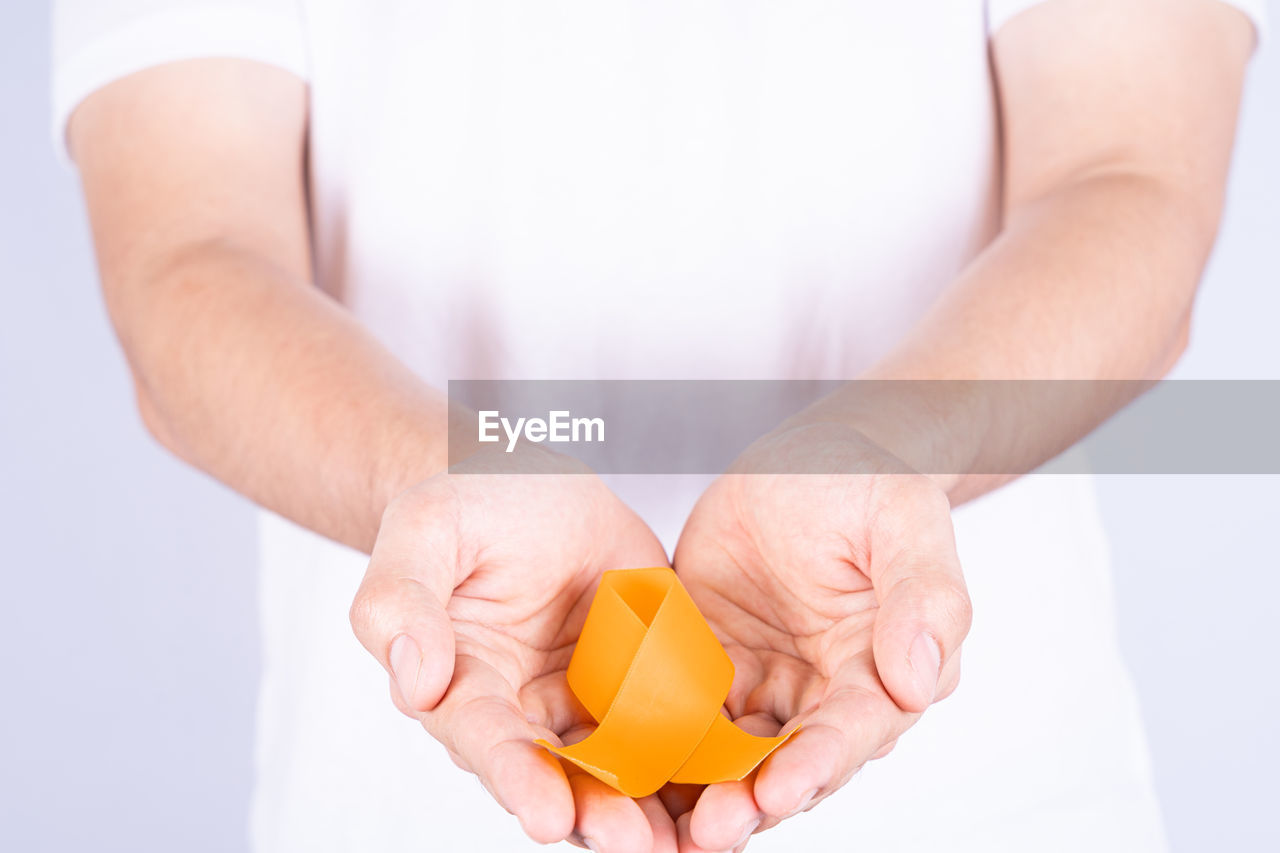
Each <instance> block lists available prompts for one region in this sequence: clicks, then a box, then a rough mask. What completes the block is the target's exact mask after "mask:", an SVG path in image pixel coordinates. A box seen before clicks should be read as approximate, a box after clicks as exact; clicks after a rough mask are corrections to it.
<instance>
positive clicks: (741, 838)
mask: <svg viewBox="0 0 1280 853" xmlns="http://www.w3.org/2000/svg"><path fill="white" fill-rule="evenodd" d="M759 825H760V818H756V819H755V820H753V821H751V822H750V823H748V824H747V825H746V826H745V827H743V829H742V832H741V833H740V834H739V835H738V840H737V841H735V842H733V843H732V844H730V845H729V847H730V848H731V849H734V850H736V849H738V847H739V846H740V845H743V844H746V843H747V839H748V838H750V837H751V833H753V832H755V831H756V827H757V826H759Z"/></svg>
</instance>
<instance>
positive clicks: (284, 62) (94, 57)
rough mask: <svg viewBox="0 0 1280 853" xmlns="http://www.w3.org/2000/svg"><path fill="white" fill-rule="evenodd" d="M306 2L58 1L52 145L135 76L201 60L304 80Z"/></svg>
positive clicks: (62, 150)
mask: <svg viewBox="0 0 1280 853" xmlns="http://www.w3.org/2000/svg"><path fill="white" fill-rule="evenodd" d="M300 3H301V0H54V3H53V22H52V24H53V26H52V31H53V45H52V56H53V67H52V69H51V71H52V73H51V80H52V90H53V91H52V98H53V104H52V119H53V128H52V129H53V137H54V144H55V146H56V148H57V150H58V153H59V154H60V155H61V156H62V157H63V158H64V160H65V159H67V151H66V124H67V120H68V119H69V118H70V117H71V113H72V112H74V110H75V108H76V107H77V106H78V105H79V104H80V102H81V101H82V100H84V99H85V97H87V96H88V95H89V94H91V93H92V92H93V91H95V90H96V89H99V88H101V87H102V86H105V85H106V84H107V83H110V82H111V81H113V80H117V79H119V78H121V77H124V76H126V75H129V74H132V73H134V72H135V71H141V70H142V69H144V68H150V67H151V66H154V65H161V64H163V63H166V62H174V61H177V60H180V59H194V58H197V57H212V56H223V57H235V58H240V59H253V60H257V61H259V62H265V63H268V64H271V65H275V66H278V67H280V68H283V69H285V70H286V71H290V72H292V73H294V74H296V75H298V76H299V77H301V78H302V79H304V80H305V79H307V50H306V42H305V38H304V31H303V26H302V15H301V10H300V8H299V5H300Z"/></svg>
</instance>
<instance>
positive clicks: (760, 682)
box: [675, 478, 906, 727]
mask: <svg viewBox="0 0 1280 853" xmlns="http://www.w3.org/2000/svg"><path fill="white" fill-rule="evenodd" d="M744 487H745V488H750V486H749V484H747V483H745V482H744V481H743V480H741V479H736V481H735V478H728V479H725V480H722V481H720V482H719V483H717V484H716V485H714V486H713V487H712V489H711V490H709V491H708V493H707V495H706V496H705V497H704V499H703V501H702V502H700V504H699V506H698V507H697V508H696V509H695V510H694V513H693V515H692V516H691V518H690V519H689V522H688V524H687V525H686V528H685V533H684V535H683V536H682V537H681V542H680V549H679V550H678V551H677V553H676V561H675V562H676V566H677V569H678V570H679V572H680V577H681V579H682V580H683V581H684V583H685V585H686V586H687V587H688V589H689V592H690V594H691V595H692V596H693V598H694V600H695V601H696V602H697V603H698V606H699V608H701V609H702V611H703V613H704V615H705V616H706V617H707V619H708V621H709V622H710V623H711V625H712V627H713V628H714V629H715V630H716V632H717V634H718V635H719V637H720V639H721V641H722V642H723V643H724V645H725V649H726V650H727V651H728V652H729V655H730V656H731V657H732V658H733V660H734V665H735V667H736V676H735V679H734V686H733V690H732V691H731V693H730V694H729V698H728V701H727V703H726V705H727V708H728V710H729V712H730V714H731V715H733V716H734V717H744V716H759V715H763V716H764V717H765V718H766V719H769V720H771V721H772V722H773V723H775V724H776V725H777V726H779V727H784V726H787V725H788V724H790V723H793V722H798V721H799V720H800V719H801V717H802V715H803V714H804V712H805V711H807V710H809V709H812V708H813V707H815V706H816V705H818V703H820V702H821V701H822V700H823V699H824V697H826V695H827V693H828V690H829V687H830V686H831V684H832V681H833V679H836V678H837V676H838V683H839V685H840V686H841V687H842V688H854V689H858V690H860V691H862V692H863V694H864V697H865V699H866V700H867V701H869V702H874V703H875V704H876V705H877V706H879V707H878V709H877V710H878V711H880V712H881V713H883V714H886V715H890V716H902V717H904V718H905V717H906V715H905V714H903V712H901V711H900V710H899V709H898V708H897V706H896V705H895V704H894V702H893V700H892V698H891V697H890V696H889V694H888V693H887V692H886V691H885V689H884V686H883V685H882V684H881V682H880V678H879V676H878V674H877V672H876V667H875V661H874V657H873V651H872V648H873V635H874V628H875V620H876V613H877V610H878V604H879V603H878V599H877V595H876V592H875V589H874V588H873V585H872V582H871V579H870V578H869V577H868V576H867V574H866V573H865V571H864V569H863V567H862V566H860V565H859V560H858V556H859V552H865V550H866V546H865V543H864V542H862V541H859V539H858V538H856V532H855V536H854V538H851V536H850V532H849V531H845V532H843V533H841V534H840V535H838V536H837V535H833V534H832V533H831V532H830V531H829V530H823V529H821V519H815V518H813V517H809V518H805V519H802V518H788V517H787V515H788V514H787V512H786V510H785V509H784V508H782V507H778V506H776V505H773V503H772V502H770V505H768V506H760V505H759V504H756V503H748V504H747V505H745V506H744V505H743V499H744V498H746V497H747V496H746V495H745V494H744V493H743V489H744ZM818 488H822V489H825V490H828V491H830V490H833V489H842V491H843V492H844V493H843V494H841V495H840V496H839V499H840V500H842V501H844V502H845V503H846V511H847V501H848V497H849V495H848V494H847V488H845V487H843V486H842V485H841V484H838V483H835V482H829V483H826V484H823V485H821V486H819V487H818ZM775 493H776V492H775ZM816 499H817V500H835V499H837V496H836V495H834V494H825V495H819V496H816Z"/></svg>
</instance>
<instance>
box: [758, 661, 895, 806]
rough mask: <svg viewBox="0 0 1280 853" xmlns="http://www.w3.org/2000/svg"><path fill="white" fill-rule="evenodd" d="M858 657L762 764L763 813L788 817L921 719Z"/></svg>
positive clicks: (760, 803) (827, 791)
mask: <svg viewBox="0 0 1280 853" xmlns="http://www.w3.org/2000/svg"><path fill="white" fill-rule="evenodd" d="M870 666H871V662H870V661H869V660H867V659H866V658H865V656H860V657H859V658H854V659H851V660H850V661H848V662H847V663H846V664H845V665H844V666H842V668H841V669H840V670H839V671H837V673H836V675H835V676H834V677H833V678H832V681H831V684H830V686H829V688H828V690H827V693H826V695H824V697H823V699H822V701H821V702H820V703H819V704H818V706H817V707H816V708H815V709H814V710H813V711H811V712H810V713H808V714H807V715H805V716H803V717H801V718H798V719H797V720H794V721H792V723H791V724H789V726H788V727H793V726H794V725H795V724H799V726H800V729H799V731H797V732H796V733H795V735H794V736H793V737H792V738H791V739H790V740H788V741H787V742H786V743H784V744H783V745H782V746H781V747H779V748H778V749H777V750H776V751H775V752H774V753H773V754H772V755H770V756H769V757H768V758H767V759H766V760H765V762H764V764H762V765H761V767H760V770H759V771H758V772H757V774H756V783H755V788H754V790H753V794H754V796H755V801H756V804H757V805H758V806H759V808H760V809H761V811H762V812H763V813H764V814H766V815H768V816H770V817H773V818H778V819H783V818H787V817H790V816H792V815H794V814H796V813H798V812H800V811H802V810H804V809H805V808H807V807H808V806H809V805H811V804H812V803H813V802H815V801H816V800H817V799H820V798H821V797H823V796H825V795H827V794H830V793H831V792H833V791H835V790H837V789H838V788H839V787H840V786H841V785H843V784H844V783H845V782H846V781H848V779H849V777H850V776H852V775H853V774H854V773H855V772H857V770H858V769H859V768H860V767H862V765H863V764H865V763H866V762H867V761H869V760H870V759H871V757H872V756H873V755H874V754H875V753H876V752H877V751H878V750H880V749H881V748H882V747H883V746H884V745H885V744H887V743H890V742H891V741H892V740H893V739H894V738H896V737H898V735H900V734H902V732H904V731H906V729H907V728H908V727H909V726H910V725H911V724H912V723H913V722H914V721H915V720H916V719H917V717H918V715H915V714H907V713H904V712H903V711H902V710H901V709H900V708H898V706H897V705H896V704H894V702H893V700H892V699H890V698H889V697H888V696H887V695H886V694H885V693H884V691H883V690H881V689H879V686H878V685H875V684H874V678H875V676H874V674H873V673H870V672H868V671H867V670H868V669H869V667H870Z"/></svg>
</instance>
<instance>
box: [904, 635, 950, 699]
mask: <svg viewBox="0 0 1280 853" xmlns="http://www.w3.org/2000/svg"><path fill="white" fill-rule="evenodd" d="M907 662H908V663H909V664H910V665H911V671H912V672H913V673H914V674H915V679H916V684H917V685H919V687H920V693H921V695H923V696H927V697H928V701H930V702H932V701H933V697H934V696H937V695H938V672H939V671H940V670H941V669H942V649H940V648H939V647H938V641H937V640H935V639H934V638H933V637H932V636H930V635H929V634H927V633H925V634H920V635H918V636H917V637H916V638H915V639H914V640H912V641H911V651H909V652H908V653H907Z"/></svg>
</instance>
